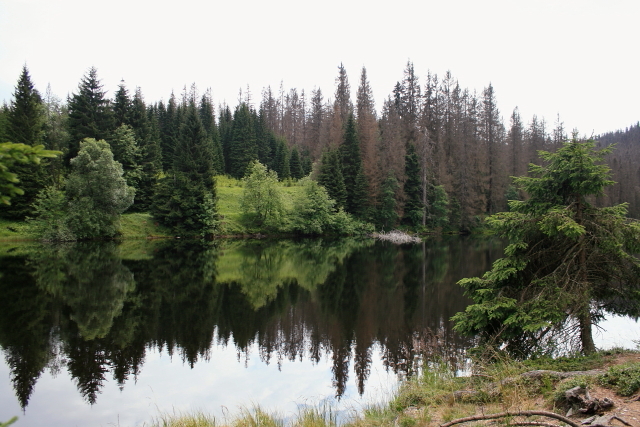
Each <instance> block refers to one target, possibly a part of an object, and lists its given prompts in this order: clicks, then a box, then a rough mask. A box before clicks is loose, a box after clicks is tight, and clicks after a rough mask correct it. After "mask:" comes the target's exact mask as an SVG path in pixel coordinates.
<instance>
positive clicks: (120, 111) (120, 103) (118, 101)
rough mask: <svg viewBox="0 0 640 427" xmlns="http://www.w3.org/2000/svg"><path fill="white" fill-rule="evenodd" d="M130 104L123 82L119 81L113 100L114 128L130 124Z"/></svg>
mask: <svg viewBox="0 0 640 427" xmlns="http://www.w3.org/2000/svg"><path fill="white" fill-rule="evenodd" d="M131 110H132V102H131V98H130V97H129V91H128V90H127V86H126V85H125V84H124V80H121V81H120V84H119V85H118V90H117V91H116V94H115V97H114V100H113V119H114V125H115V126H116V127H118V126H121V125H130V124H131V113H132V111H131Z"/></svg>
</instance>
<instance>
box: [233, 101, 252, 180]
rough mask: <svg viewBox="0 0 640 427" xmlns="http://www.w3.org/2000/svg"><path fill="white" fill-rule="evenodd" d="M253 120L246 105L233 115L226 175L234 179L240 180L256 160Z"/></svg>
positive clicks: (241, 105) (237, 109)
mask: <svg viewBox="0 0 640 427" xmlns="http://www.w3.org/2000/svg"><path fill="white" fill-rule="evenodd" d="M253 120H254V117H253V114H252V112H251V110H250V109H249V106H248V105H247V104H246V103H242V104H240V105H239V106H238V107H237V108H236V111H235V112H234V114H233V126H232V129H231V140H230V141H229V154H228V156H229V157H228V158H227V168H228V173H229V174H230V175H231V176H233V177H234V178H238V179H240V178H242V177H243V176H244V174H245V173H246V171H247V166H249V163H251V162H252V161H253V160H257V159H258V146H257V141H256V136H255V127H254V121H253Z"/></svg>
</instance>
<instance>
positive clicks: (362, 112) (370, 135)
mask: <svg viewBox="0 0 640 427" xmlns="http://www.w3.org/2000/svg"><path fill="white" fill-rule="evenodd" d="M357 115H358V121H357V124H358V126H357V128H358V138H359V140H360V152H361V153H362V169H363V171H364V175H365V177H366V182H367V184H368V188H369V191H368V193H369V194H368V198H369V200H368V204H369V205H370V206H374V205H375V203H376V196H377V194H378V193H379V192H380V186H381V184H382V181H383V176H382V175H381V171H380V167H379V162H378V154H379V153H378V145H379V130H378V121H377V119H376V111H375V105H374V101H373V93H372V90H371V86H370V84H369V80H368V79H367V70H366V68H364V67H362V74H361V76H360V86H359V87H358V101H357Z"/></svg>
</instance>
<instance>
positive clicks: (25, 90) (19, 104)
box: [7, 65, 45, 145]
mask: <svg viewBox="0 0 640 427" xmlns="http://www.w3.org/2000/svg"><path fill="white" fill-rule="evenodd" d="M7 119H8V128H7V137H8V138H9V140H10V141H11V142H14V143H16V144H27V145H40V144H43V143H44V130H45V111H44V105H43V102H42V97H41V96H40V93H39V92H38V90H37V89H36V88H35V86H34V85H33V83H32V82H31V76H30V75H29V70H28V69H27V66H26V65H25V66H24V67H22V73H21V74H20V78H19V79H18V84H17V85H16V88H15V91H14V92H13V100H12V101H11V106H10V107H9V110H8V114H7Z"/></svg>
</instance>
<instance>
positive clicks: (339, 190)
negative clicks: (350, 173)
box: [318, 150, 347, 209]
mask: <svg viewBox="0 0 640 427" xmlns="http://www.w3.org/2000/svg"><path fill="white" fill-rule="evenodd" d="M318 183H319V184H320V185H322V186H323V187H324V188H325V189H326V190H327V193H328V194H329V197H330V198H331V199H333V200H334V201H335V202H336V204H335V208H336V209H339V208H344V206H345V203H346V200H347V190H346V188H345V185H344V178H343V175H342V162H341V161H340V153H338V150H331V151H327V152H325V153H324V154H323V155H322V160H321V162H320V173H319V175H318Z"/></svg>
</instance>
